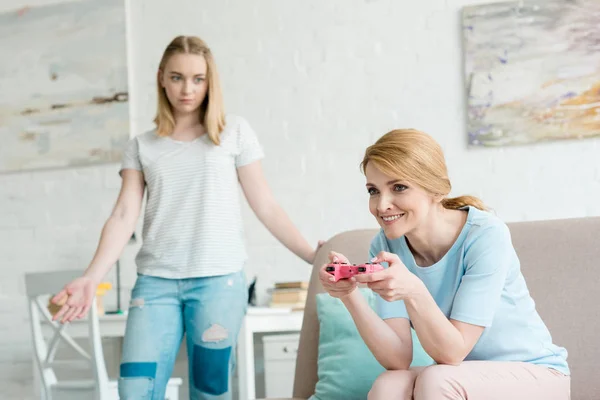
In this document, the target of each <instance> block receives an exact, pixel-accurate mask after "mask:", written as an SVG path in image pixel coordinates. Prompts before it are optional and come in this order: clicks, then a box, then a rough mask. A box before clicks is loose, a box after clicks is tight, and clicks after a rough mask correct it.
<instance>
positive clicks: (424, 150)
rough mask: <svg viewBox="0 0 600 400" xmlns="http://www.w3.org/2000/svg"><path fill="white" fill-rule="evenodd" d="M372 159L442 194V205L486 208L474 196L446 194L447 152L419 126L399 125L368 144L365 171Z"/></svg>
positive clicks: (394, 173)
mask: <svg viewBox="0 0 600 400" xmlns="http://www.w3.org/2000/svg"><path fill="white" fill-rule="evenodd" d="M370 162H372V163H373V164H374V165H376V166H377V168H378V169H379V170H380V171H381V172H383V173H384V174H386V175H389V176H392V177H394V178H397V179H401V180H407V181H409V182H412V183H415V184H417V185H419V186H421V187H422V188H423V189H425V190H426V191H427V192H429V193H430V194H432V195H436V196H443V197H444V198H443V199H442V202H441V203H442V206H443V207H444V208H447V209H452V210H456V209H459V208H461V207H465V206H473V207H475V208H478V209H480V210H487V207H486V206H485V204H484V203H483V202H482V201H481V200H480V199H478V198H477V197H474V196H459V197H454V198H447V197H446V196H447V195H448V194H449V193H450V191H451V190H452V185H451V184H450V179H449V178H448V170H447V168H446V161H445V158H444V153H443V152H442V148H441V147H440V145H439V144H438V143H437V142H436V141H435V140H434V139H433V138H432V137H431V136H429V135H428V134H426V133H424V132H421V131H418V130H416V129H397V130H393V131H391V132H388V133H386V134H385V135H383V136H382V137H381V138H379V140H377V142H375V144H373V145H371V146H369V147H368V148H367V150H366V151H365V156H364V158H363V160H362V162H361V164H360V167H361V170H362V172H363V173H364V172H365V169H366V167H367V164H368V163H370Z"/></svg>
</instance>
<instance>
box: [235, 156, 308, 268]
mask: <svg viewBox="0 0 600 400" xmlns="http://www.w3.org/2000/svg"><path fill="white" fill-rule="evenodd" d="M238 178H239V181H240V184H241V185H242V190H243V191H244V196H245V197H246V200H247V201H248V204H249V205H250V208H252V211H254V213H255V214H256V216H257V217H258V219H259V220H260V222H262V223H263V225H264V226H265V227H266V228H267V229H268V230H269V232H271V234H273V236H275V238H277V240H279V241H280V242H281V243H282V244H283V245H284V246H285V247H287V248H288V249H289V250H290V251H291V252H293V253H294V254H296V255H297V256H298V257H300V258H301V259H303V260H304V261H306V262H307V263H310V264H312V262H313V260H314V258H315V252H316V250H315V249H314V248H313V247H312V246H310V245H309V244H308V242H307V241H306V239H304V237H303V236H302V234H301V233H300V231H298V229H297V228H296V226H295V225H294V224H293V223H292V221H291V220H290V218H289V217H288V215H287V214H286V213H285V211H284V210H283V208H281V206H280V205H279V204H278V203H277V200H275V197H274V196H273V193H272V192H271V189H270V188H269V185H268V183H267V180H266V179H265V176H264V174H263V170H262V167H261V164H260V161H254V162H252V163H250V164H247V165H244V166H242V167H239V168H238Z"/></svg>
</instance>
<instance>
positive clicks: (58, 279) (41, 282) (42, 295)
mask: <svg viewBox="0 0 600 400" xmlns="http://www.w3.org/2000/svg"><path fill="white" fill-rule="evenodd" d="M78 276H81V271H73V270H71V271H56V272H42V273H29V274H25V286H26V291H27V297H28V302H29V314H30V319H31V333H32V340H33V352H34V363H35V366H36V371H37V372H38V377H39V379H40V381H41V382H40V383H41V385H39V386H40V394H41V399H42V400H71V399H73V400H75V399H76V400H82V399H86V400H87V399H90V400H118V399H119V393H118V390H117V382H116V381H110V380H109V379H108V374H107V372H106V365H105V363H104V353H103V352H102V341H101V336H100V327H99V319H98V311H97V308H96V300H95V299H94V304H92V307H90V312H89V313H88V317H87V321H88V323H89V337H88V340H89V343H90V348H91V354H88V352H87V351H85V350H84V349H83V348H82V347H81V346H80V345H79V344H77V343H76V342H75V341H74V340H73V338H72V337H71V336H69V335H68V333H67V331H68V326H69V324H68V323H67V324H61V323H60V322H58V321H56V322H55V321H52V315H51V314H50V312H49V310H48V300H49V299H50V296H52V295H54V294H56V293H58V292H59V291H60V290H61V289H62V288H63V287H64V285H65V284H66V283H67V282H69V281H71V280H73V279H74V278H76V277H78ZM46 325H49V328H51V329H50V330H51V331H53V333H52V335H50V336H51V337H50V339H49V340H46V339H47V337H48V336H49V335H46V334H44V332H45V331H47V329H44V328H45V326H46ZM61 343H64V344H66V345H68V346H69V347H71V348H72V349H73V350H75V351H76V352H77V354H78V355H79V356H80V357H79V358H80V359H74V360H55V356H56V351H57V349H58V347H59V344H61ZM59 366H61V367H64V368H71V369H72V368H78V367H81V366H83V367H85V368H88V369H91V372H92V379H90V380H69V381H66V380H65V381H63V380H61V381H59V380H57V378H56V373H55V371H54V368H55V367H59ZM34 379H35V377H34ZM181 383H182V380H181V378H171V379H170V380H169V383H168V385H167V392H166V395H165V399H168V400H178V399H179V386H181Z"/></svg>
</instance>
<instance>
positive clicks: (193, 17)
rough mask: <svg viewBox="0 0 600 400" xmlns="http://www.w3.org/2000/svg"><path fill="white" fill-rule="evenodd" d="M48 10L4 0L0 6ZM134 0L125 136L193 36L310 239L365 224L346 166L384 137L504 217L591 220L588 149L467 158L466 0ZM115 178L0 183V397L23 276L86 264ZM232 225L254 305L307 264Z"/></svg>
mask: <svg viewBox="0 0 600 400" xmlns="http://www.w3.org/2000/svg"><path fill="white" fill-rule="evenodd" d="M90 1H92V0H90ZM475 2H478V3H483V1H481V0H477V1H475ZM48 3H50V1H43V0H36V1H27V2H26V1H24V0H5V1H3V2H2V5H1V6H0V11H4V10H11V9H17V8H19V7H22V6H24V5H26V4H27V5H30V6H35V5H41V4H48ZM134 3H135V4H133V5H132V8H131V15H130V17H131V25H130V27H129V28H130V33H131V37H130V44H131V54H132V59H131V61H130V64H131V96H130V99H131V102H132V103H131V105H132V124H133V126H134V130H135V133H139V132H142V131H143V130H145V129H148V128H150V127H151V119H152V117H153V113H154V101H155V92H154V90H155V89H154V77H155V70H156V66H157V63H158V60H159V57H160V55H161V52H162V50H163V49H164V47H165V45H166V44H167V43H168V41H169V40H170V39H171V38H172V37H174V36H175V35H178V34H195V35H199V36H201V37H203V38H204V39H205V40H206V41H207V42H208V43H209V44H210V46H211V47H212V49H213V52H214V53H215V55H216V59H217V62H218V66H219V71H220V75H221V78H222V84H223V87H224V91H225V100H226V105H227V108H228V111H229V112H231V113H236V114H240V115H243V116H245V117H246V118H247V119H248V120H249V121H250V123H251V124H252V126H253V127H254V128H255V130H256V131H257V133H258V135H259V138H260V139H261V141H262V143H263V145H264V148H265V151H266V154H267V157H266V159H265V160H264V168H265V172H266V174H267V177H268V180H269V182H270V184H271V186H272V188H273V191H274V192H275V194H276V196H277V198H278V199H279V200H280V202H281V204H282V205H283V207H284V208H285V209H286V210H287V211H288V213H289V214H290V216H291V218H292V219H293V220H294V221H295V222H296V223H297V225H298V227H299V228H300V230H301V231H302V232H303V233H304V234H305V235H306V237H307V238H308V239H309V240H310V242H311V243H316V241H317V240H318V239H326V238H328V237H330V236H332V235H334V234H335V233H337V232H340V231H343V230H346V229H352V228H362V227H374V226H375V222H374V221H372V218H371V217H370V216H369V214H368V211H367V195H366V191H365V190H364V188H363V185H364V181H363V177H362V176H361V175H360V173H359V170H358V163H359V162H360V160H361V156H362V153H363V151H364V149H365V147H366V146H367V145H368V144H370V143H371V142H373V141H374V140H375V139H376V138H377V137H379V136H380V135H382V134H383V133H385V132H387V131H388V130H390V129H392V128H397V127H416V128H420V129H423V130H425V131H427V132H429V133H431V134H432V135H434V136H435V137H436V138H437V139H438V140H439V141H440V143H441V144H442V145H443V147H444V149H445V151H446V155H447V161H448V164H449V170H450V175H451V178H452V180H453V184H454V188H455V190H454V193H453V194H462V193H471V194H475V195H479V196H481V197H482V198H483V200H484V201H485V202H486V203H487V204H489V205H490V206H491V207H493V208H494V209H495V210H496V212H497V213H498V215H499V216H501V217H502V218H504V219H505V220H507V221H515V220H533V219H554V218H562V217H581V216H589V215H600V202H599V201H598V198H599V196H600V166H599V162H598V161H597V160H598V155H597V153H598V150H599V148H598V140H586V141H571V142H562V143H554V144H544V145H534V146H527V147H520V148H503V149H467V147H466V133H465V123H464V114H465V105H464V96H463V94H464V89H463V87H464V86H463V78H462V61H461V37H460V25H459V24H460V13H459V11H460V7H461V6H463V5H467V4H468V3H473V2H467V1H466V0H455V1H452V0H428V1H422V2H401V1H394V0H370V1H359V0H328V1H322V2H317V1H311V2H307V1H301V0H295V1H292V0H288V1H278V0H260V1H257V0H254V1H247V0H245V1H244V0H228V1H224V0H219V1H197V0H187V1H186V0H177V1H175V0H172V1H169V2H164V1H158V0H154V1H149V0H144V1H143V2H142V1H141V0H140V1H135V2H134ZM117 170H118V166H117V165H106V166H99V167H90V168H78V169H69V170H56V171H47V172H35V173H30V172H26V173H20V174H11V175H0V210H1V211H0V213H1V214H0V215H1V216H0V254H1V259H0V260H1V261H0V263H1V267H2V268H1V271H2V279H0V300H2V302H1V303H0V312H1V313H2V316H3V318H2V319H0V338H1V339H2V340H0V380H2V382H1V383H0V397H1V398H11V399H13V398H15V399H16V398H25V394H26V393H29V387H30V379H31V378H30V370H31V367H30V365H29V354H30V348H29V341H28V340H29V335H28V331H27V323H26V313H25V311H26V310H25V297H24V287H23V273H24V272H28V271H39V270H51V269H56V268H84V267H85V266H86V264H87V263H88V262H89V260H90V257H91V256H92V253H93V251H94V249H95V245H96V241H97V239H98V235H99V232H100V229H101V227H102V224H103V222H104V220H105V218H106V217H107V216H108V214H109V212H110V209H111V208H112V205H113V203H114V200H115V198H116V195H117V193H118V187H119V183H120V182H119V179H118V175H117ZM244 217H245V221H246V226H247V231H248V235H247V236H248V246H249V253H250V260H249V262H248V275H249V276H250V277H252V276H254V275H255V274H258V276H259V283H260V286H259V289H260V290H261V293H262V295H261V299H262V300H263V301H264V300H265V296H264V289H265V288H267V287H268V286H269V284H270V283H272V282H273V281H278V280H286V279H307V278H308V271H309V269H308V266H306V265H305V264H303V263H302V262H300V261H298V260H297V259H295V258H294V256H292V255H291V254H290V253H288V252H287V251H286V250H285V249H284V248H283V247H282V246H281V245H279V244H278V243H277V242H276V241H275V240H274V239H273V238H272V237H271V236H270V235H269V234H268V232H267V231H266V230H265V229H264V228H263V227H262V226H261V225H260V223H259V222H258V221H257V219H256V218H255V217H254V216H253V215H252V214H251V213H250V212H249V209H248V208H247V207H246V209H245V212H244ZM134 250H135V249H130V250H129V253H128V255H127V257H126V258H127V261H128V262H127V263H126V264H127V265H128V271H127V276H128V277H131V276H132V274H133V273H134V271H133V269H132V268H133V267H132V264H131V259H132V257H133V255H132V252H133V253H134ZM129 282H130V281H129ZM9 302H10V304H9Z"/></svg>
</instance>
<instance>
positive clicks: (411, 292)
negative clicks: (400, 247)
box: [355, 251, 424, 301]
mask: <svg viewBox="0 0 600 400" xmlns="http://www.w3.org/2000/svg"><path fill="white" fill-rule="evenodd" d="M371 262H372V263H382V262H387V263H388V265H389V267H388V268H386V269H384V270H383V271H378V272H373V273H371V274H359V275H355V279H356V281H357V282H359V283H366V284H367V286H368V287H369V288H370V289H371V290H373V291H374V292H375V293H377V294H379V296H381V298H382V299H384V300H386V301H396V300H407V299H410V298H412V297H413V296H416V295H418V294H420V293H422V290H423V289H424V285H423V282H422V281H421V280H420V279H419V278H418V277H417V276H416V275H414V274H413V273H411V272H410V271H409V270H408V269H407V268H406V266H405V265H404V263H402V261H401V260H400V258H398V256H397V255H396V254H393V253H387V252H385V251H382V252H380V253H379V254H377V256H375V257H374V258H373V259H372V260H371Z"/></svg>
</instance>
